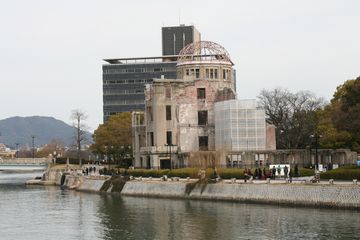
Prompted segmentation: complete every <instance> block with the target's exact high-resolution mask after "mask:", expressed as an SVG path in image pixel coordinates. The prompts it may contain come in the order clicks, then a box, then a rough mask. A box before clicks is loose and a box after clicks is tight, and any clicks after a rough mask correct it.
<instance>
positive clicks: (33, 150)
mask: <svg viewBox="0 0 360 240" xmlns="http://www.w3.org/2000/svg"><path fill="white" fill-rule="evenodd" d="M31 138H32V158H33V159H34V158H35V136H34V135H31Z"/></svg>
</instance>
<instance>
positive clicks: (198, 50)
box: [178, 41, 234, 65]
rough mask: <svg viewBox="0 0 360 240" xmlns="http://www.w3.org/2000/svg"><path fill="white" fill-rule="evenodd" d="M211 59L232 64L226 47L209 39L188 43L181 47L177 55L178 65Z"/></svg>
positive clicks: (211, 60)
mask: <svg viewBox="0 0 360 240" xmlns="http://www.w3.org/2000/svg"><path fill="white" fill-rule="evenodd" d="M213 61H216V62H219V63H220V62H221V63H226V64H231V65H234V64H233V62H232V61H231V59H230V55H229V53H228V52H227V51H226V49H225V48H224V47H222V46H221V45H219V44H217V43H214V42H211V41H199V42H194V43H190V44H188V45H186V46H185V47H184V48H183V49H181V51H180V53H179V57H178V65H183V64H188V63H193V62H213Z"/></svg>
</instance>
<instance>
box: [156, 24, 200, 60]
mask: <svg viewBox="0 0 360 240" xmlns="http://www.w3.org/2000/svg"><path fill="white" fill-rule="evenodd" d="M199 41H201V35H200V32H199V31H198V30H196V28H195V27H194V26H185V25H180V26H175V27H163V28H162V55H163V56H166V55H178V54H179V52H180V51H181V49H183V48H184V47H185V46H186V45H188V44H190V43H193V42H199Z"/></svg>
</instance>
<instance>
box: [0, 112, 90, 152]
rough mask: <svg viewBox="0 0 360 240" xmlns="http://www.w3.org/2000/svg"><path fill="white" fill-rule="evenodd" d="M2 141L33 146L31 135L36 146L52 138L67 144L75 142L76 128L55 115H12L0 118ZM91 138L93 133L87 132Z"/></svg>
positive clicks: (0, 141)
mask: <svg viewBox="0 0 360 240" xmlns="http://www.w3.org/2000/svg"><path fill="white" fill-rule="evenodd" d="M0 133H1V135H0V143H5V144H6V145H7V146H9V147H12V148H15V146H16V143H19V146H20V147H23V146H29V147H31V146H32V138H31V136H32V135H34V136H35V146H41V145H44V144H46V143H49V142H50V141H51V140H52V139H59V140H61V141H62V142H63V143H64V145H65V146H71V145H72V144H73V143H74V140H73V136H74V128H73V127H72V126H70V125H68V124H66V123H65V122H63V121H60V120H57V119H55V118H53V117H40V116H33V117H11V118H7V119H4V120H0ZM87 137H88V139H89V140H91V133H87Z"/></svg>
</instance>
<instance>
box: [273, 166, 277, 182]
mask: <svg viewBox="0 0 360 240" xmlns="http://www.w3.org/2000/svg"><path fill="white" fill-rule="evenodd" d="M275 174H276V168H275V166H273V167H272V178H273V179H275Z"/></svg>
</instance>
